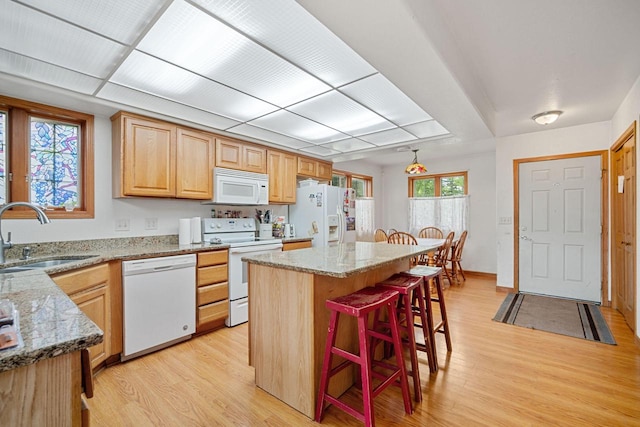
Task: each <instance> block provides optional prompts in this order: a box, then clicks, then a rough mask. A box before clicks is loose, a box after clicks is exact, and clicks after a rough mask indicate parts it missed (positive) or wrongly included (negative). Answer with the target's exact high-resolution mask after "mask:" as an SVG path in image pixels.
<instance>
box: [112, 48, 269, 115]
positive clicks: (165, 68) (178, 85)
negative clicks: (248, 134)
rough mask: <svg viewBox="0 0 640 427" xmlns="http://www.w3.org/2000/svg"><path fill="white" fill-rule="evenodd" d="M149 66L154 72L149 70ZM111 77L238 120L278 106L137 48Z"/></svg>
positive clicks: (264, 112)
mask: <svg viewBox="0 0 640 427" xmlns="http://www.w3.org/2000/svg"><path fill="white" fill-rule="evenodd" d="M149 70H153V71H154V72H153V73H149V72H148V71H149ZM111 81H113V82H114V83H118V84H121V85H123V86H128V87H131V88H133V89H138V90H141V91H143V92H148V93H151V94H156V95H159V96H161V97H163V98H167V99H171V100H174V101H176V102H180V103H183V104H186V105H190V106H192V107H196V108H200V109H202V110H205V111H210V112H212V113H215V114H220V115H222V116H225V117H229V118H232V119H235V120H238V121H246V120H250V119H251V118H253V117H256V116H260V115H262V114H267V113H269V112H271V111H274V110H275V109H276V107H274V106H273V105H271V104H267V103H266V102H263V101H260V100H258V99H256V98H253V97H251V96H249V95H245V94H243V93H241V92H238V91H236V90H233V89H231V88H228V87H226V86H223V85H220V84H218V83H215V82H212V81H211V80H207V79H205V78H204V77H200V76H198V75H196V74H193V73H191V72H189V71H186V70H183V69H182V68H178V67H176V66H174V65H171V64H169V63H167V62H164V61H161V60H159V59H157V58H153V57H151V56H149V55H146V54H144V53H141V52H137V51H134V52H132V53H131V55H129V57H128V58H127V59H126V61H125V62H124V63H123V64H122V66H121V67H120V68H119V69H118V71H116V72H115V73H114V75H113V76H112V78H111Z"/></svg>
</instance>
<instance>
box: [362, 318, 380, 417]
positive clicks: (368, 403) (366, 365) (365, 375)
mask: <svg viewBox="0 0 640 427" xmlns="http://www.w3.org/2000/svg"><path fill="white" fill-rule="evenodd" d="M376 317H377V315H376ZM367 323H368V322H367V316H361V317H358V337H359V340H360V378H361V381H362V402H363V415H364V425H365V426H371V427H373V426H374V425H375V420H374V417H373V392H372V388H371V358H370V357H369V354H370V353H369V349H370V346H369V334H368V333H367V330H368V325H367Z"/></svg>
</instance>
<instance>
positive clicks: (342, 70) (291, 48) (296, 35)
mask: <svg viewBox="0 0 640 427" xmlns="http://www.w3.org/2000/svg"><path fill="white" fill-rule="evenodd" d="M194 1H195V3H197V4H200V5H202V6H203V7H204V8H205V9H207V10H209V11H210V12H211V13H213V14H215V15H217V16H219V17H220V18H221V19H223V20H225V21H227V22H229V24H231V25H232V26H234V27H236V28H238V29H239V30H240V31H242V32H244V33H245V34H247V35H248V36H249V37H251V38H254V39H257V40H260V41H261V43H263V44H264V45H265V46H267V47H268V48H269V49H272V50H273V51H275V52H277V53H278V54H279V55H282V56H283V57H284V58H287V59H288V60H289V61H291V62H292V63H294V64H296V65H298V66H300V67H301V68H302V69H304V70H306V71H308V72H309V73H311V74H313V75H315V76H317V77H319V78H320V79H321V80H323V81H325V82H327V83H329V84H330V85H332V86H334V87H337V86H340V85H343V84H345V83H348V82H351V81H354V80H357V79H360V78H362V77H365V76H368V75H370V74H373V73H375V71H376V70H375V69H374V68H373V67H372V66H371V65H369V63H367V62H366V61H365V60H364V59H362V57H360V56H359V55H358V54H356V53H355V52H354V51H353V50H352V49H351V48H350V47H349V46H347V44H346V43H345V42H343V41H342V40H340V39H339V38H338V37H337V36H336V35H335V34H333V33H332V32H331V31H329V29H327V27H325V26H324V25H323V24H322V23H320V21H318V20H317V19H316V18H315V17H314V16H313V15H311V14H310V13H309V12H307V11H306V9H304V8H303V7H302V6H300V5H299V4H298V3H296V2H295V1H294V0H270V1H252V2H246V1H241V0H194Z"/></svg>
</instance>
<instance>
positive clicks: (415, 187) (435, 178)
mask: <svg viewBox="0 0 640 427" xmlns="http://www.w3.org/2000/svg"><path fill="white" fill-rule="evenodd" d="M464 194H467V173H466V172H455V173H447V174H439V175H422V176H415V177H413V176H412V177H410V178H409V197H439V196H461V195H464Z"/></svg>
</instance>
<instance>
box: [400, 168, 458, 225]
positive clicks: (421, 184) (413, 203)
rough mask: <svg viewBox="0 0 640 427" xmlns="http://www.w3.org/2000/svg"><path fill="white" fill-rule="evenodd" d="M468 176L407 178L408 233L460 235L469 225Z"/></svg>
mask: <svg viewBox="0 0 640 427" xmlns="http://www.w3.org/2000/svg"><path fill="white" fill-rule="evenodd" d="M467 185H468V179H467V172H453V173H446V174H438V175H421V176H415V177H410V178H409V230H410V232H411V233H417V232H418V231H419V230H421V229H422V228H424V227H429V226H433V227H438V228H439V229H441V230H442V231H443V232H444V233H445V234H446V233H448V232H449V231H454V232H455V233H456V235H460V233H462V231H464V230H466V229H467V227H468V223H469V196H467Z"/></svg>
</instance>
